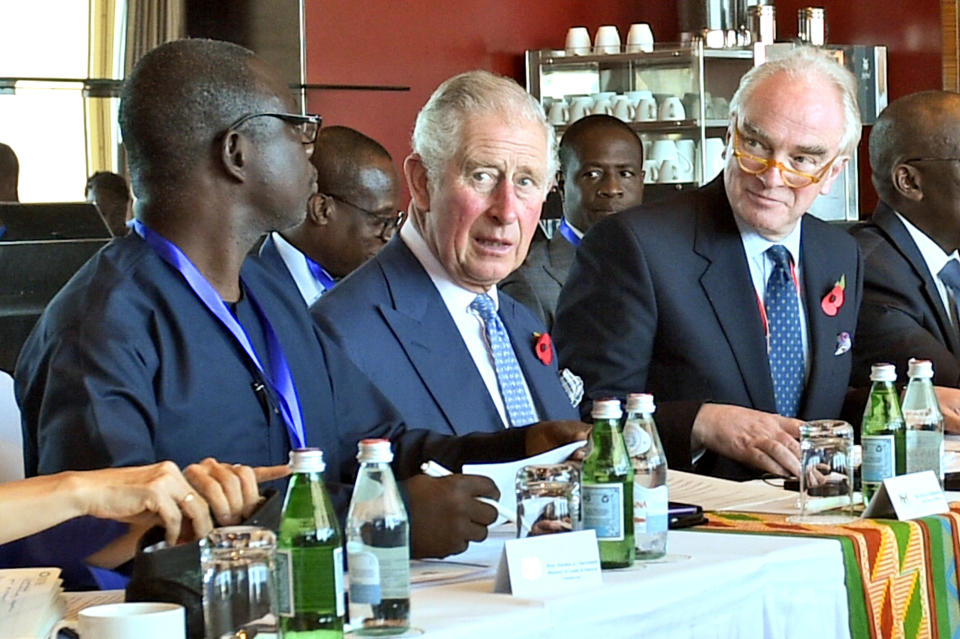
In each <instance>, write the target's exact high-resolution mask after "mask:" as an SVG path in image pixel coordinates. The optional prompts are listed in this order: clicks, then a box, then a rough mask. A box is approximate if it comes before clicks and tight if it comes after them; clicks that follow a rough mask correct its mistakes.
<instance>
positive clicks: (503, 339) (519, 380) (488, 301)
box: [470, 293, 537, 426]
mask: <svg viewBox="0 0 960 639" xmlns="http://www.w3.org/2000/svg"><path fill="white" fill-rule="evenodd" d="M470 308H472V309H473V310H475V311H476V312H477V313H478V314H479V315H480V319H482V320H483V326H484V329H485V332H486V334H487V347H488V348H489V349H490V353H491V355H493V368H494V370H495V371H496V373H497V384H498V385H499V386H500V397H501V398H502V399H503V405H504V407H505V408H506V409H507V420H508V421H509V422H510V425H511V426H526V425H527V424H532V423H534V422H535V421H537V414H536V412H535V411H534V409H533V406H532V405H531V403H530V399H529V397H528V395H527V391H526V388H525V387H524V385H523V373H522V372H521V371H520V363H519V362H518V361H517V356H516V354H514V352H513V346H512V345H511V344H510V336H509V335H508V334H507V329H506V327H504V325H503V322H501V321H500V316H499V315H497V309H496V308H494V305H493V298H491V297H490V296H489V295H487V294H486V293H483V294H481V295H477V297H476V298H475V299H474V300H473V301H472V302H471V303H470Z"/></svg>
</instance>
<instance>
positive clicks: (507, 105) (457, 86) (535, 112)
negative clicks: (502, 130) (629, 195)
mask: <svg viewBox="0 0 960 639" xmlns="http://www.w3.org/2000/svg"><path fill="white" fill-rule="evenodd" d="M490 114H493V115H500V116H503V117H504V118H505V119H506V120H507V121H508V122H513V121H515V120H517V119H523V120H527V121H529V122H535V123H537V124H539V125H540V126H541V127H543V130H544V133H545V134H546V138H547V172H546V176H545V177H546V180H545V184H544V187H543V188H544V193H546V190H547V188H548V187H549V184H550V183H551V182H552V180H553V176H554V175H556V173H557V167H558V160H557V136H556V133H555V132H554V130H553V126H552V125H551V124H550V123H549V122H547V118H546V116H545V115H544V113H543V107H542V106H540V103H539V102H537V100H536V99H534V97H533V96H532V95H530V94H529V93H527V92H526V91H524V89H523V88H522V87H521V86H520V85H519V84H517V83H516V82H515V81H513V80H511V79H510V78H507V77H504V76H500V75H495V74H493V73H490V72H489V71H480V70H477V71H467V72H465V73H461V74H459V75H455V76H453V77H452V78H449V79H448V80H445V81H444V82H443V83H442V84H441V85H440V86H439V87H437V90H436V91H434V92H433V95H431V96H430V99H429V100H427V103H426V104H425V105H423V108H422V109H420V113H418V114H417V122H416V124H415V125H414V127H413V138H412V139H411V145H412V147H413V152H414V153H416V154H418V155H419V156H420V159H421V161H422V162H423V165H424V167H426V169H427V176H428V178H429V179H431V180H436V179H438V178H439V175H440V173H442V172H443V167H444V166H445V165H446V164H447V162H449V161H450V160H451V159H453V157H454V156H455V155H456V152H457V149H458V148H459V145H460V142H461V140H460V132H461V128H462V126H463V122H464V120H465V119H466V118H467V117H468V116H476V115H490Z"/></svg>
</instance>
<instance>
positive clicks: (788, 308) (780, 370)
mask: <svg viewBox="0 0 960 639" xmlns="http://www.w3.org/2000/svg"><path fill="white" fill-rule="evenodd" d="M766 254H767V256H769V257H770V259H771V260H773V272H771V273H770V278H769V279H768V280H767V289H766V292H765V294H764V303H765V305H766V309H767V330H768V331H769V334H770V337H769V340H770V341H769V344H768V349H767V356H768V357H769V358H770V376H771V377H772V378H773V396H774V398H775V399H776V402H777V413H778V414H780V415H783V416H784V417H795V416H796V415H797V411H798V410H799V408H800V396H801V395H802V394H803V377H804V363H803V338H802V337H801V335H800V299H799V298H798V297H797V287H796V285H795V284H794V281H793V277H792V276H791V274H790V253H789V252H788V251H787V249H786V248H784V247H783V246H781V245H779V244H776V245H774V246H771V247H770V248H768V249H767V251H766Z"/></svg>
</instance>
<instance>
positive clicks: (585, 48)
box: [564, 27, 592, 55]
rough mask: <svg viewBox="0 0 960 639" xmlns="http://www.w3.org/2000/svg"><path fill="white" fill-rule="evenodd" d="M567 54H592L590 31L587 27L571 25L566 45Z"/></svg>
mask: <svg viewBox="0 0 960 639" xmlns="http://www.w3.org/2000/svg"><path fill="white" fill-rule="evenodd" d="M564 49H566V51H567V55H590V52H591V50H592V47H591V44H590V32H589V31H587V28H586V27H570V28H569V29H567V41H566V44H565V45H564Z"/></svg>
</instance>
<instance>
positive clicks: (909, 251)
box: [871, 202, 960, 355]
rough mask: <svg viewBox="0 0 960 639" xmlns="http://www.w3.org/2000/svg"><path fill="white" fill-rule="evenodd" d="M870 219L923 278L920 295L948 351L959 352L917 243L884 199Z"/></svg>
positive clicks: (953, 332)
mask: <svg viewBox="0 0 960 639" xmlns="http://www.w3.org/2000/svg"><path fill="white" fill-rule="evenodd" d="M871 220H872V221H873V223H874V224H876V225H877V226H878V227H880V229H881V230H882V231H883V232H884V233H886V234H887V235H888V236H889V237H890V239H891V240H892V243H893V246H894V247H895V248H896V249H897V250H898V251H900V253H901V254H902V255H903V257H904V259H906V260H907V262H909V263H910V268H912V269H913V272H914V273H915V274H916V275H917V277H919V278H920V279H921V281H923V296H924V297H925V298H926V301H927V304H928V305H929V306H930V308H932V309H933V312H934V314H935V315H936V317H937V326H938V327H939V329H940V335H941V336H942V337H944V338H945V339H946V342H947V348H949V349H950V352H951V353H953V354H955V355H960V343H958V338H957V333H956V331H955V330H953V324H952V323H951V321H950V315H949V313H948V312H947V309H945V308H944V306H943V298H941V297H940V291H939V290H938V289H937V285H936V283H935V282H934V281H933V276H932V275H931V274H930V269H929V268H928V267H927V262H926V261H925V260H924V259H923V256H922V255H921V254H920V249H918V248H917V244H916V242H914V241H913V237H912V236H911V235H910V232H909V231H907V227H905V226H904V225H903V222H901V221H900V219H899V218H898V217H897V215H896V213H894V212H893V209H891V208H890V207H888V206H887V205H886V204H884V203H883V202H880V203H878V204H877V209H876V211H874V214H873V217H872V218H871Z"/></svg>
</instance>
